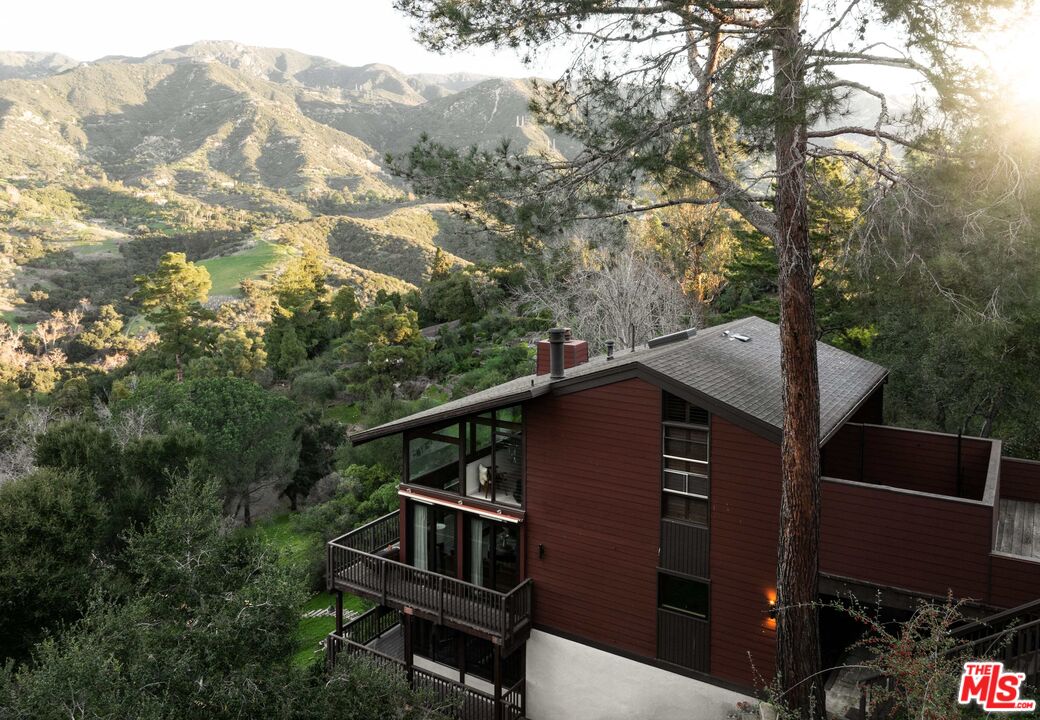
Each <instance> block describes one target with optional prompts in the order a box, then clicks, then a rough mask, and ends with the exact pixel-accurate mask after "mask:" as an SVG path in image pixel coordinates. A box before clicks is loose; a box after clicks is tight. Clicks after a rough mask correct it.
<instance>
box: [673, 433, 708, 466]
mask: <svg viewBox="0 0 1040 720" xmlns="http://www.w3.org/2000/svg"><path fill="white" fill-rule="evenodd" d="M664 454H665V455H672V456H674V457H680V458H685V459H687V460H702V461H707V459H708V446H707V444H706V443H701V442H691V441H689V440H676V439H674V438H665V440H664Z"/></svg>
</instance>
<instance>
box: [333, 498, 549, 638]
mask: <svg viewBox="0 0 1040 720" xmlns="http://www.w3.org/2000/svg"><path fill="white" fill-rule="evenodd" d="M398 528H399V522H398V511H394V512H392V513H390V514H388V515H386V516H384V517H382V518H380V519H378V520H376V521H374V522H372V523H369V524H368V525H365V526H363V527H361V528H359V529H357V530H355V531H354V532H351V533H347V534H346V535H344V536H342V537H340V538H337V539H336V540H333V541H332V542H330V543H328V545H327V551H328V558H327V585H328V588H329V590H342V591H345V592H349V593H353V594H355V595H361V596H362V597H366V598H369V599H370V600H373V601H374V602H376V603H378V604H379V605H381V606H385V607H387V608H392V609H394V610H399V611H403V612H408V613H410V614H413V615H415V616H417V617H421V618H424V619H427V620H431V621H433V622H435V623H437V624H438V625H447V626H449V627H453V628H456V629H458V630H462V631H463V632H466V633H468V634H471V635H477V636H480V637H484V638H486V639H488V640H491V641H492V642H494V643H496V644H498V645H501V646H502V647H503V648H504V649H506V650H511V649H512V648H513V647H516V646H517V645H519V644H522V643H523V642H524V641H525V640H526V639H527V635H528V634H529V633H530V627H531V602H532V592H531V581H530V580H525V581H523V582H521V583H520V584H519V585H517V586H516V587H515V588H513V589H512V590H510V591H509V592H508V593H501V592H498V591H496V590H493V589H490V588H485V587H480V586H478V585H474V584H472V583H468V582H465V581H463V580H459V579H457V578H453V577H449V576H446V575H440V574H438V573H435V572H431V571H429V570H423V569H421V568H417V567H414V566H411V565H406V564H404V563H401V562H398V561H397V560H394V559H392V556H393V555H396V553H393V552H392V551H391V549H392V548H393V547H394V546H395V544H396V543H398V542H399V538H398V537H397V533H398Z"/></svg>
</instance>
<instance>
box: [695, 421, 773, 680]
mask: <svg viewBox="0 0 1040 720" xmlns="http://www.w3.org/2000/svg"><path fill="white" fill-rule="evenodd" d="M779 518H780V447H779V446H778V445H776V444H774V443H771V442H769V441H768V440H764V439H762V438H760V437H758V436H757V435H754V434H753V433H751V432H749V431H747V430H744V429H742V428H740V427H737V426H736V425H734V424H732V423H730V422H728V421H726V420H723V419H721V418H719V417H718V416H713V417H712V421H711V673H712V675H716V676H718V677H720V678H725V679H726V680H731V681H733V682H738V683H742V684H745V685H748V686H753V685H754V683H755V671H757V673H758V674H760V675H761V676H762V677H766V678H771V677H772V676H773V667H774V657H773V656H774V653H775V652H776V649H775V648H776V632H775V630H774V629H773V627H772V625H773V623H772V621H770V620H769V617H768V610H769V604H768V602H769V598H770V595H771V594H772V593H774V591H775V588H776V544H777V537H778V533H779ZM749 653H750V656H751V657H750V659H749V657H748V655H749ZM752 661H753V662H754V668H755V671H753V670H752V666H751V663H752Z"/></svg>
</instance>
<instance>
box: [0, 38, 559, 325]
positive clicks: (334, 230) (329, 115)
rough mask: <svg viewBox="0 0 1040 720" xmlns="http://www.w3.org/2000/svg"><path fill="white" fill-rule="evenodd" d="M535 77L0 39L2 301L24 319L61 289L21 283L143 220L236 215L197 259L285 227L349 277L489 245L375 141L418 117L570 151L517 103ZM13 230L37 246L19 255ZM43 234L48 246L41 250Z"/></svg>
mask: <svg viewBox="0 0 1040 720" xmlns="http://www.w3.org/2000/svg"><path fill="white" fill-rule="evenodd" d="M532 92H533V86H532V82H531V81H530V80H517V79H503V78H491V77H486V76H481V75H475V74H467V73H459V74H452V75H428V74H421V75H406V74H404V73H401V72H399V71H398V70H396V69H394V68H393V67H391V66H389V65H381V64H373V65H365V66H362V67H349V66H345V65H341V64H339V63H337V62H335V61H332V60H329V59H327V58H322V57H316V56H312V55H307V54H304V53H300V52H296V51H294V50H288V49H273V48H259V47H250V46H246V45H242V44H239V43H235V42H199V43H195V44H191V45H185V46H181V47H176V48H171V49H168V50H161V51H159V52H155V53H152V54H150V55H147V56H144V57H122V56H109V57H104V58H101V59H99V60H95V61H92V62H82V63H81V62H77V61H75V60H72V59H70V58H67V57H64V56H62V55H58V54H54V53H18V52H0V253H3V254H4V255H5V256H6V257H5V258H0V260H6V263H2V262H0V282H2V283H3V284H4V287H5V288H6V292H5V293H4V294H3V295H0V303H3V304H0V311H6V312H7V314H8V317H9V318H10V317H11V316H12V314H20V315H21V317H20V320H21V321H31V320H32V319H33V317H32V316H33V314H34V311H43V310H46V309H47V308H48V306H54V305H56V304H60V303H56V302H55V301H54V299H53V297H52V298H51V299H50V301H49V303H48V302H42V303H41V302H37V301H36V300H33V299H32V298H31V297H29V294H30V290H31V289H36V290H37V291H38V292H37V295H39V294H40V292H39V291H42V292H44V293H47V294H48V295H49V296H57V295H60V294H61V293H60V290H61V289H62V287H63V286H62V281H63V279H65V278H67V276H68V275H69V274H70V273H71V274H73V275H75V274H76V272H77V271H78V270H79V271H81V270H82V269H83V268H82V266H83V264H84V263H101V262H112V261H115V260H118V259H119V257H120V255H123V256H125V255H126V252H125V251H124V249H123V248H122V247H121V246H122V245H123V244H125V243H127V242H129V241H131V240H134V239H136V238H137V237H138V236H144V235H147V236H148V237H152V238H153V239H154V236H155V235H156V234H157V233H159V234H165V235H166V236H168V237H176V236H177V235H178V234H185V233H188V232H196V233H197V232H206V231H208V232H218V231H220V230H221V229H225V230H233V231H234V232H231V233H230V239H233V240H234V242H230V239H229V242H228V243H220V242H217V243H210V245H209V246H207V247H206V248H205V249H204V250H202V251H198V252H196V254H197V255H199V257H198V259H200V260H215V259H216V258H218V257H226V256H227V255H228V254H231V255H234V254H235V253H243V252H248V251H250V249H251V248H255V247H256V245H257V243H276V244H280V245H282V246H283V249H285V250H287V251H288V252H289V253H290V254H291V252H292V251H293V250H294V249H295V250H299V248H298V247H297V248H294V247H293V242H294V241H293V240H291V239H290V238H294V237H296V238H298V237H300V236H304V237H307V238H309V240H308V241H309V242H318V243H320V244H322V245H324V246H327V247H328V248H329V249H330V251H331V252H332V253H333V259H335V260H338V261H341V263H342V264H343V265H342V267H340V268H339V270H340V271H342V273H341V274H343V276H344V278H345V279H347V280H350V281H352V282H357V283H360V284H361V285H363V286H364V287H362V290H363V291H368V290H370V289H371V287H373V286H374V285H373V284H372V281H373V280H378V282H376V283H375V284H376V285H379V286H381V287H397V288H402V287H407V286H411V285H414V284H415V283H417V282H419V281H420V280H421V277H422V275H423V274H424V273H425V271H426V267H427V265H428V262H426V261H428V260H429V258H431V257H432V255H433V253H434V251H435V248H436V247H437V246H443V247H444V249H445V250H447V251H448V252H449V254H450V255H451V256H452V257H454V259H455V260H456V262H458V263H461V264H464V263H468V262H472V261H477V260H484V259H488V258H489V257H490V249H489V244H488V243H486V242H480V241H479V240H478V239H475V238H478V236H479V231H478V230H477V229H475V228H474V229H469V230H467V229H466V228H461V227H460V223H459V221H458V219H457V218H455V217H454V216H453V215H452V208H451V206H448V205H444V204H439V203H426V202H424V201H423V199H416V198H414V197H412V196H411V195H410V194H409V192H408V189H407V188H406V187H405V186H403V185H402V184H401V183H400V182H399V181H398V180H397V179H396V178H394V177H393V176H392V175H391V174H390V173H389V172H388V170H387V167H386V155H387V153H400V152H404V151H407V150H408V148H410V147H411V146H412V145H413V144H414V143H415V142H416V141H417V140H418V138H419V137H420V135H422V134H424V133H425V134H427V135H429V136H430V137H432V138H434V139H436V140H439V141H442V142H445V143H448V144H455V145H460V146H461V145H465V146H468V145H473V144H476V145H478V146H481V147H492V146H497V145H498V144H499V143H501V142H502V141H503V140H504V139H507V140H509V141H510V142H511V143H512V144H513V146H514V147H515V148H518V149H520V150H523V151H527V152H540V153H549V154H553V153H567V152H569V148H568V146H567V144H566V142H565V141H564V140H563V139H557V138H551V137H550V135H549V134H547V132H546V131H545V130H544V129H543V128H541V127H539V126H538V125H537V124H535V123H533V122H530V120H529V119H528V118H527V114H528V103H529V101H530V98H531V95H532ZM557 148H559V150H557ZM56 190H62V191H64V192H65V193H67V194H68V195H70V196H71V200H69V201H68V202H64V201H62V202H57V201H55V200H54V198H55V197H57V195H56V194H55V192H56ZM45 191H47V192H46V193H45ZM48 193H49V194H48ZM44 195H46V197H44ZM41 198H42V199H41ZM55 206H56V207H55ZM403 218H407V219H408V221H407V222H404V221H402V219H403ZM322 232H324V233H325V235H324V237H322ZM449 233H450V234H451V237H448V235H449ZM467 233H468V236H467ZM346 236H349V237H350V238H351V239H350V241H349V242H347V241H344V240H343V238H344V237H346ZM460 238H462V239H460ZM36 240H39V243H37V242H36ZM105 243H108V245H107V246H105ZM27 244H28V245H31V246H32V247H33V248H36V245H37V244H40V245H42V251H43V253H42V254H40V252H39V248H36V249H35V250H32V251H30V252H28V253H25V252H22V253H21V255H27V256H30V257H28V259H26V258H25V257H22V258H21V259H19V257H17V256H18V255H19V252H17V250H18V248H22V249H24V248H25V247H26V246H27ZM99 244H100V245H101V246H102V247H101V249H98V245H99ZM169 244H170V243H167V245H169ZM173 244H176V243H173ZM186 249H188V250H189V251H190V249H191V248H190V247H189V248H186ZM55 252H58V253H64V255H63V256H62V257H63V258H64V261H63V262H57V261H56V260H55V259H54V258H51V259H50V260H48V258H47V256H48V255H51V254H54V253H55ZM189 254H190V253H189ZM268 255H272V254H271V253H268ZM274 255H277V256H278V257H284V256H285V253H282V254H277V253H276V254H274ZM398 255H400V257H398ZM70 263H71V265H73V266H74V267H70ZM272 267H273V264H271V265H270V266H268V267H265V268H264V269H265V270H267V271H269V270H271V269H272ZM344 268H346V269H344ZM347 270H349V272H348V271H347ZM366 283H367V285H366ZM80 285H82V283H80ZM77 287H78V286H77ZM66 289H67V288H66ZM51 291H56V292H51ZM34 303H36V304H37V305H39V307H33V305H34ZM36 314H39V312H36Z"/></svg>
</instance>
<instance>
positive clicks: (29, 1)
mask: <svg viewBox="0 0 1040 720" xmlns="http://www.w3.org/2000/svg"><path fill="white" fill-rule="evenodd" d="M0 3H2V5H3V9H2V11H0V50H49V51H54V52H60V53H64V54H66V55H69V56H71V57H73V58H75V59H77V60H93V59H96V58H98V57H101V56H104V55H132V56H139V55H146V54H148V53H150V52H153V51H155V50H161V49H164V48H168V47H173V46H175V45H186V44H188V43H191V42H194V41H196V40H236V41H238V42H241V43H245V44H247V45H261V46H268V47H286V48H292V49H294V50H300V51H302V52H306V53H310V54H313V55H322V56H324V57H329V58H332V59H333V60H337V61H339V62H341V63H344V64H346V65H364V64H366V63H372V62H382V63H386V64H389V65H393V66H395V67H397V68H398V69H400V70H403V71H404V72H406V73H417V72H437V73H439V72H452V71H469V72H477V73H481V74H485V75H504V76H527V75H557V74H559V71H560V70H561V69H562V67H563V60H564V58H563V57H562V56H560V55H556V56H553V55H551V54H550V55H549V56H547V57H546V58H545V60H543V61H542V62H539V63H538V64H537V65H535V66H533V67H532V68H525V67H524V65H523V64H522V63H521V62H520V61H519V59H518V58H517V56H516V55H513V54H512V53H508V52H505V53H499V54H494V53H491V52H489V51H482V52H476V53H471V54H456V55H453V56H442V55H437V54H434V53H431V52H428V51H426V50H425V49H423V48H422V47H421V46H420V45H419V44H418V43H417V42H415V41H414V40H413V39H412V34H411V30H410V27H409V22H408V20H407V19H406V18H405V17H404V16H403V15H401V14H400V13H398V12H396V11H394V9H393V7H392V6H391V0H322V1H319V0H289V1H288V2H286V0H280V1H279V2H273V1H272V0H252V1H245V0H167V1H166V2H161V3H159V2H152V1H149V0H0Z"/></svg>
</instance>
